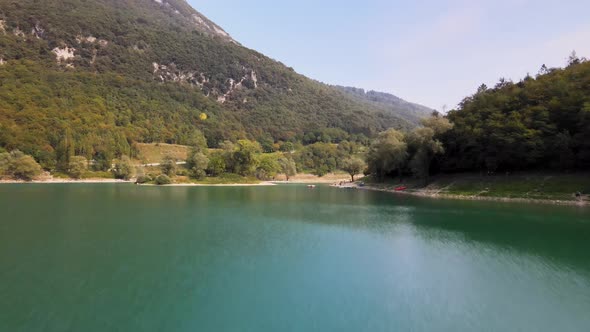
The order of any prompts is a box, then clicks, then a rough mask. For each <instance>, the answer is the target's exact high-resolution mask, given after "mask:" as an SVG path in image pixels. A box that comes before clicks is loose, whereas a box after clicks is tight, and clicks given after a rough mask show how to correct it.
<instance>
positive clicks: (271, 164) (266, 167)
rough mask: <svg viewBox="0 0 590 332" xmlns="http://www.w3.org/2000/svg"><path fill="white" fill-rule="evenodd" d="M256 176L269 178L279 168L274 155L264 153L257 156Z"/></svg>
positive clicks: (271, 177) (273, 175) (262, 178)
mask: <svg viewBox="0 0 590 332" xmlns="http://www.w3.org/2000/svg"><path fill="white" fill-rule="evenodd" d="M258 159H259V160H258V165H257V167H256V177H257V178H258V179H260V180H271V179H273V178H274V177H275V176H276V175H277V173H278V172H279V171H280V169H281V165H280V164H279V160H278V158H277V156H276V155H273V154H264V155H262V156H260V157H259V158H258Z"/></svg>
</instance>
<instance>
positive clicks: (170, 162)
mask: <svg viewBox="0 0 590 332" xmlns="http://www.w3.org/2000/svg"><path fill="white" fill-rule="evenodd" d="M160 169H161V170H162V173H164V174H165V175H167V176H174V175H175V174H176V159H174V157H172V156H164V158H163V159H162V161H161V162H160Z"/></svg>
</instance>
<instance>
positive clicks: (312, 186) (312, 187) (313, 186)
mask: <svg viewBox="0 0 590 332" xmlns="http://www.w3.org/2000/svg"><path fill="white" fill-rule="evenodd" d="M315 187H316V185H315V184H308V185H307V188H309V189H314V188H315Z"/></svg>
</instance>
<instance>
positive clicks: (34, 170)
mask: <svg viewBox="0 0 590 332" xmlns="http://www.w3.org/2000/svg"><path fill="white" fill-rule="evenodd" d="M0 169H3V170H4V174H5V175H6V176H9V177H13V178H15V179H19V180H25V181H31V180H33V179H34V178H35V177H37V176H39V175H40V174H41V172H42V169H41V166H40V165H39V164H38V163H37V162H36V161H35V159H33V157H31V156H28V155H26V154H24V153H22V152H20V151H18V150H15V151H12V152H10V153H9V154H7V153H2V154H0Z"/></svg>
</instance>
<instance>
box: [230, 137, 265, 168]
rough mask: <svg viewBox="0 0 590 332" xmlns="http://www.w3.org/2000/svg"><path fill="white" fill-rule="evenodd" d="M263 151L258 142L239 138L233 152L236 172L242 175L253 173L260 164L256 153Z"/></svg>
mask: <svg viewBox="0 0 590 332" xmlns="http://www.w3.org/2000/svg"><path fill="white" fill-rule="evenodd" d="M261 151H262V148H261V147H260V144H259V143H258V142H253V141H249V140H239V141H238V144H237V150H236V151H235V152H234V153H233V162H234V165H233V166H234V172H235V173H237V174H240V175H242V176H246V175H252V174H254V172H255V171H256V166H258V159H257V158H256V155H257V154H259V153H260V152H261Z"/></svg>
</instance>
